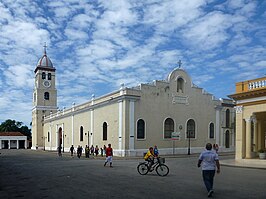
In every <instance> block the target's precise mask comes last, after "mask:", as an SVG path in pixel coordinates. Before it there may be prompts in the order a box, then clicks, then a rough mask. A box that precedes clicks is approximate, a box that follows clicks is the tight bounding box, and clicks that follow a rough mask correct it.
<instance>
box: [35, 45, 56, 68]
mask: <svg viewBox="0 0 266 199" xmlns="http://www.w3.org/2000/svg"><path fill="white" fill-rule="evenodd" d="M46 47H47V46H46V43H45V44H44V54H43V56H42V58H41V59H39V61H38V63H37V67H48V68H53V63H52V61H51V60H50V59H49V57H48V56H47V55H46Z"/></svg>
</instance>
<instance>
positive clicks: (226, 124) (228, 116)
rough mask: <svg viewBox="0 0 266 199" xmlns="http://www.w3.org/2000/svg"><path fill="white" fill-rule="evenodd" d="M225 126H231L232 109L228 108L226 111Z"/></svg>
mask: <svg viewBox="0 0 266 199" xmlns="http://www.w3.org/2000/svg"><path fill="white" fill-rule="evenodd" d="M225 127H226V128H229V127H230V110H229V109H226V112H225Z"/></svg>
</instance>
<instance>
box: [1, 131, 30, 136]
mask: <svg viewBox="0 0 266 199" xmlns="http://www.w3.org/2000/svg"><path fill="white" fill-rule="evenodd" d="M0 136H25V135H23V134H22V133H20V132H0Z"/></svg>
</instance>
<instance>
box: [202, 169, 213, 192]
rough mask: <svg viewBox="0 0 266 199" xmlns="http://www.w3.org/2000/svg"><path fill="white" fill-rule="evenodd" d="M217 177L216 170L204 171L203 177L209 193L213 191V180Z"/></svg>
mask: <svg viewBox="0 0 266 199" xmlns="http://www.w3.org/2000/svg"><path fill="white" fill-rule="evenodd" d="M214 175H215V170H202V177H203V181H204V184H205V187H206V189H207V191H208V192H209V191H210V190H212V189H213V178H214Z"/></svg>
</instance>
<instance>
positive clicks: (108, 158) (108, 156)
mask: <svg viewBox="0 0 266 199" xmlns="http://www.w3.org/2000/svg"><path fill="white" fill-rule="evenodd" d="M112 159H113V149H112V147H111V144H108V148H106V160H105V163H104V166H106V164H107V163H108V162H110V167H113V166H112Z"/></svg>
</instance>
